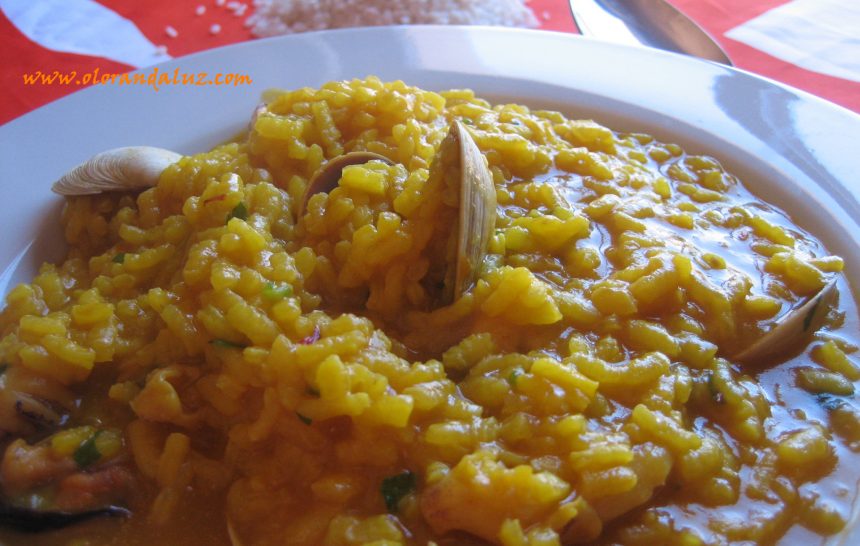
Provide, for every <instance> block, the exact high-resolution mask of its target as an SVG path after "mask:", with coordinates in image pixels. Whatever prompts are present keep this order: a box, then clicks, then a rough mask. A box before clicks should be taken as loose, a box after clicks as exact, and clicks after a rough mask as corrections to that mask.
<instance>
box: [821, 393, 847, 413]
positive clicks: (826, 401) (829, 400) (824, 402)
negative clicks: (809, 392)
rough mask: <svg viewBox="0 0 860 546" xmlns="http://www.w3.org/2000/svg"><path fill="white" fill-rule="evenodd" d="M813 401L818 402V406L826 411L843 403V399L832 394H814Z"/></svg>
mask: <svg viewBox="0 0 860 546" xmlns="http://www.w3.org/2000/svg"><path fill="white" fill-rule="evenodd" d="M815 401H816V402H818V405H819V406H821V407H822V408H824V409H825V410H827V411H833V410H835V409H838V408H840V407H842V406H843V405H844V404H845V400H844V399H843V398H841V397H839V396H836V395H833V394H816V395H815Z"/></svg>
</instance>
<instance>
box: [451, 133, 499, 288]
mask: <svg viewBox="0 0 860 546" xmlns="http://www.w3.org/2000/svg"><path fill="white" fill-rule="evenodd" d="M446 138H453V139H455V140H456V142H457V147H456V150H457V154H458V156H459V158H458V159H457V160H455V161H454V164H455V165H456V166H457V168H455V169H453V171H454V172H455V173H456V176H457V179H455V180H454V181H453V183H454V184H456V185H458V186H459V191H460V202H459V213H458V214H459V218H458V223H457V234H456V237H457V241H456V253H455V257H454V262H453V263H449V264H448V275H446V282H445V288H444V290H443V294H442V301H443V303H446V304H447V303H451V302H453V301H455V300H456V299H457V298H459V297H460V296H461V295H463V294H464V293H465V292H466V291H467V290H469V288H471V287H472V285H474V284H475V281H476V280H477V278H478V273H480V270H481V264H482V263H483V261H484V257H485V256H486V254H487V247H488V245H489V244H490V238H491V237H492V236H493V229H494V228H495V225H496V189H495V186H494V185H493V175H492V173H490V170H489V168H488V167H487V163H486V159H484V155H483V154H482V153H481V150H480V149H479V148H478V145H477V144H475V141H474V140H473V139H472V136H471V135H470V134H469V132H468V131H467V130H466V128H465V127H464V126H463V124H462V123H460V122H459V121H454V122H453V123H452V124H451V129H450V130H449V132H448V137H446ZM443 150H444V147H443ZM440 153H441V152H440ZM440 159H443V164H445V161H444V158H440ZM449 183H450V182H449Z"/></svg>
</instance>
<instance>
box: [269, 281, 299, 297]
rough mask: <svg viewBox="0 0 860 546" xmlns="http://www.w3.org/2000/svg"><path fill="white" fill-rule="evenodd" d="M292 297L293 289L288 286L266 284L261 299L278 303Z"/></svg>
mask: <svg viewBox="0 0 860 546" xmlns="http://www.w3.org/2000/svg"><path fill="white" fill-rule="evenodd" d="M292 295H293V287H292V286H290V285H289V284H275V283H273V282H267V283H266V286H264V287H263V297H264V298H265V299H267V300H269V301H280V300H282V299H284V298H286V297H287V296H292Z"/></svg>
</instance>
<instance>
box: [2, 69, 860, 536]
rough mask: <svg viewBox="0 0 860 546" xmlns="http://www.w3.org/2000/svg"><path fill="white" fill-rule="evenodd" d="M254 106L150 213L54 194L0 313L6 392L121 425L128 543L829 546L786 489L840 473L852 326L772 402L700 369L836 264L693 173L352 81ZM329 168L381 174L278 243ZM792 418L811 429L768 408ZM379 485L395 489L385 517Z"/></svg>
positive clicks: (803, 498) (611, 141) (750, 377)
mask: <svg viewBox="0 0 860 546" xmlns="http://www.w3.org/2000/svg"><path fill="white" fill-rule="evenodd" d="M267 99H268V106H267V109H266V111H265V112H264V113H262V114H261V115H260V116H259V117H258V118H257V119H256V121H255V122H254V124H253V127H252V128H251V129H250V131H249V133H248V134H247V135H246V136H242V137H241V138H239V139H238V140H237V141H236V142H232V143H228V144H225V145H222V146H219V147H217V148H215V149H214V150H212V151H210V152H207V153H203V154H198V155H195V156H191V157H185V158H183V159H182V160H180V161H179V162H178V163H177V164H175V165H173V166H172V167H170V168H168V169H167V170H166V171H165V173H164V174H163V175H162V177H161V180H160V182H159V184H158V186H157V187H155V188H152V189H150V190H147V191H144V192H143V193H141V194H139V195H120V196H116V195H101V196H96V197H86V198H74V199H71V200H69V202H68V205H67V207H66V210H65V212H64V214H63V223H64V226H65V235H66V239H67V241H68V243H69V255H68V258H67V259H66V260H65V261H64V262H63V263H62V264H59V265H56V266H54V265H47V264H46V265H44V266H43V267H42V269H41V271H40V273H39V274H38V275H37V276H36V278H35V279H34V280H33V282H32V283H30V284H24V285H19V286H17V287H16V288H14V289H13V290H12V291H11V292H10V293H9V294H8V296H7V306H6V308H5V310H4V311H3V314H2V321H0V326H2V334H3V337H2V341H0V355H2V359H3V362H6V363H8V364H9V369H8V370H7V371H6V376H7V381H8V382H11V383H14V382H16V381H17V382H18V383H19V384H29V383H28V381H29V382H30V383H32V382H33V381H32V378H34V377H35V378H39V379H40V381H41V383H40V384H41V385H42V386H41V387H40V388H41V389H42V390H43V391H44V392H42V396H44V397H47V398H50V399H63V398H69V397H71V398H76V397H83V398H85V399H90V400H96V401H97V402H91V404H92V405H93V407H94V409H92V410H91V415H88V416H84V417H80V418H79V420H81V421H82V422H85V421H86V420H87V419H95V418H98V417H99V416H102V418H104V417H103V416H105V415H108V414H115V415H117V416H118V417H115V419H118V420H120V421H121V423H120V425H121V427H122V428H123V429H124V442H125V445H126V449H128V450H129V453H130V457H131V460H132V461H133V465H134V467H135V468H136V472H137V473H138V475H139V477H140V482H141V484H142V485H141V488H140V493H139V496H140V499H139V502H138V504H136V505H135V506H142V507H143V508H142V509H141V510H139V511H138V512H137V513H136V514H135V516H134V517H133V518H132V521H131V522H129V523H128V524H127V525H131V526H132V528H134V529H135V533H134V534H133V535H132V536H128V537H127V543H138V544H145V543H152V541H153V540H156V538H155V537H158V536H162V535H159V533H161V532H167V531H159V529H173V531H170V532H172V533H174V534H172V535H170V536H174V537H186V538H185V539H183V540H185V543H187V544H192V543H195V538H194V535H195V533H196V532H197V531H195V528H193V526H191V525H190V524H188V523H185V520H184V519H183V516H182V513H183V510H188V509H189V508H188V506H198V507H199V506H205V507H207V509H208V510H210V511H211V513H210V515H209V518H210V522H212V523H213V526H215V527H218V528H219V531H218V532H219V533H220V535H219V536H220V540H222V541H224V542H226V541H227V534H226V530H224V529H222V527H224V526H223V524H222V522H223V521H224V517H222V516H221V515H220V514H221V513H224V514H226V517H227V518H228V519H229V520H230V522H231V524H232V526H233V530H234V532H235V533H236V534H237V535H238V536H239V537H241V539H242V541H243V543H245V544H248V545H251V544H266V545H268V544H307V545H314V544H325V545H341V544H344V545H357V544H373V545H375V546H383V545H386V546H389V545H390V546H393V545H396V544H428V543H429V542H428V541H435V542H436V543H437V544H463V543H476V544H477V543H479V542H478V540H483V541H486V542H487V543H492V544H500V545H504V546H527V545H528V546H539V545H540V546H549V545H556V544H560V543H561V542H564V543H566V544H567V543H574V542H576V543H581V542H589V541H593V540H603V541H607V542H611V541H615V542H617V543H622V544H643V545H645V544H683V545H695V544H722V543H727V542H735V541H751V542H757V543H758V542H760V543H770V542H772V541H774V540H776V539H778V538H780V537H782V536H783V535H784V534H785V533H787V532H788V531H789V530H790V529H792V528H793V526H795V525H802V526H804V527H806V528H807V529H810V530H811V531H813V532H814V533H819V534H822V535H828V534H832V533H835V532H838V531H839V530H841V529H842V527H843V526H844V525H845V521H846V519H847V510H848V506H850V502H851V495H853V492H852V493H851V495H848V496H843V498H841V499H840V498H838V496H828V495H823V494H822V495H811V494H810V492H809V491H808V490H807V489H805V487H806V484H809V483H814V482H817V481H820V480H824V479H825V477H826V476H828V475H835V474H833V473H834V472H835V469H838V468H843V467H844V466H845V465H846V464H847V462H846V461H848V460H850V457H855V459H854V460H855V461H856V456H854V455H852V453H851V451H850V449H851V446H854V447H856V446H857V444H858V442H860V420H858V412H857V410H856V409H855V407H854V406H853V405H852V403H851V402H850V400H849V399H848V398H845V395H850V394H852V393H853V392H854V387H855V382H856V381H857V380H858V379H860V367H858V363H857V359H856V355H854V354H852V353H853V352H854V351H855V350H856V345H855V344H856V342H857V341H856V340H857V336H856V332H853V331H849V332H847V333H846V332H845V331H842V330H839V327H840V322H839V320H840V315H839V314H838V313H836V314H833V315H832V317H831V320H830V325H829V327H830V329H831V331H833V332H836V333H839V334H840V335H830V336H829V337H821V336H819V337H818V338H816V341H814V342H813V343H812V344H811V345H810V346H809V347H807V348H805V349H804V350H803V351H802V352H801V354H800V356H799V357H797V358H796V359H794V360H792V361H790V363H792V364H791V366H789V365H787V364H785V365H782V368H780V369H782V370H784V375H783V376H781V377H782V378H783V379H780V381H781V382H780V389H782V391H780V393H779V396H778V397H777V398H775V395H774V392H775V391H774V390H773V389H772V387H773V384H772V383H768V382H767V381H763V382H761V383H760V382H759V381H758V379H757V377H758V376H757V370H756V369H749V368H743V367H739V366H737V365H735V364H734V363H732V362H731V361H730V360H729V359H727V358H725V357H726V355H731V354H733V353H734V352H735V351H736V350H737V349H739V348H741V347H743V346H745V345H746V344H748V343H749V342H750V341H751V340H752V339H755V337H756V336H758V335H760V333H761V331H763V330H766V329H767V328H768V327H769V325H770V324H771V323H772V321H773V319H774V318H775V317H778V316H780V315H781V314H782V313H784V312H785V311H786V310H788V309H789V308H790V307H791V306H792V305H795V304H796V303H797V302H798V301H802V300H803V298H805V297H807V296H809V295H811V294H813V293H815V291H816V290H818V289H820V288H821V287H822V286H823V285H824V283H825V282H826V281H827V279H828V278H829V277H830V276H832V275H833V274H834V273H838V272H839V271H841V269H842V261H841V260H840V259H839V258H837V257H833V256H829V255H827V254H826V252H824V251H823V250H822V248H821V246H820V245H819V244H818V243H817V242H816V241H815V240H814V239H813V238H812V237H811V236H809V235H807V234H805V233H804V232H802V230H800V229H799V228H797V227H796V226H793V225H792V224H791V222H790V221H789V220H788V219H787V218H786V217H785V216H784V215H783V214H782V213H780V212H779V211H778V210H776V209H774V208H772V207H770V206H767V205H765V204H764V203H762V202H760V201H759V200H757V199H756V198H754V197H752V196H751V195H750V194H749V193H748V192H747V191H746V190H745V189H744V188H743V187H742V186H741V185H740V183H739V181H738V180H737V179H736V178H735V177H733V176H732V175H731V174H728V173H726V172H725V171H724V170H723V168H722V167H721V165H720V164H719V163H718V162H717V161H716V160H715V159H712V158H710V157H705V156H698V155H688V154H686V153H684V152H683V151H682V150H681V148H680V147H679V146H677V145H674V144H667V143H661V142H658V141H655V140H654V139H652V138H650V137H648V136H646V135H641V134H621V133H616V132H613V131H611V130H610V129H607V128H605V127H603V126H601V125H599V124H597V123H595V122H592V121H579V120H572V119H569V118H567V117H565V116H563V115H562V114H560V113H558V112H549V111H533V110H530V109H529V108H527V107H525V106H520V105H513V104H507V105H495V106H493V105H490V104H489V103H487V102H486V101H484V100H482V99H479V98H477V97H475V96H474V94H473V93H472V92H471V91H467V90H452V91H446V92H441V93H435V92H430V91H424V90H420V89H417V88H414V87H410V86H408V85H406V84H404V83H402V82H392V83H383V82H381V81H379V80H378V79H376V78H373V77H370V78H367V79H365V80H354V81H350V82H334V83H329V84H326V85H325V86H323V87H322V88H320V89H307V88H306V89H298V90H295V91H283V92H272V93H270V94H269V95H268V96H267ZM454 119H458V120H461V121H462V122H463V123H465V124H466V126H467V128H468V129H469V131H470V133H471V134H472V136H473V137H474V140H475V142H476V143H477V145H478V147H479V148H480V149H481V150H482V152H483V153H484V154H485V156H486V159H487V161H488V165H489V167H490V169H491V172H492V174H493V179H494V182H495V185H496V189H497V197H498V202H499V209H498V211H499V215H498V219H497V223H496V231H495V234H494V236H493V239H492V241H491V244H490V249H489V255H488V257H487V259H486V260H485V263H484V267H483V269H482V271H481V274H480V277H479V281H478V282H477V284H476V285H475V286H474V288H473V289H472V290H470V291H469V292H468V293H467V294H465V295H464V296H463V297H462V298H461V299H459V300H458V301H456V302H455V303H454V304H452V305H450V306H445V307H439V306H438V303H437V302H438V293H437V292H436V291H437V288H438V287H437V286H436V284H435V283H434V282H430V280H432V278H433V276H434V274H435V273H434V272H436V273H438V270H439V268H440V267H444V263H441V264H440V259H442V258H441V257H444V256H445V248H444V245H445V241H447V236H448V235H449V234H450V230H451V218H453V216H452V212H451V211H452V210H455V209H456V205H457V203H456V195H454V196H453V197H452V193H451V192H450V191H448V192H446V191H445V190H446V186H445V181H444V177H443V173H441V172H439V169H438V168H434V165H433V159H434V157H435V154H436V151H437V149H438V147H439V145H440V143H441V142H442V140H443V138H444V136H445V134H446V132H447V129H448V126H449V124H450V122H451V121H452V120H454ZM356 150H368V151H372V152H376V153H379V154H382V155H384V156H386V157H388V158H390V159H391V160H392V161H393V163H394V164H393V165H391V166H388V165H385V164H383V163H381V162H371V163H368V164H365V165H358V166H352V167H349V168H347V169H346V170H345V171H344V173H343V177H342V179H341V182H340V185H339V187H338V188H337V189H335V190H333V191H331V192H330V193H329V194H319V195H315V196H313V197H312V198H311V199H310V201H309V203H308V206H307V209H306V214H305V215H304V217H302V218H296V217H295V211H296V210H297V204H298V203H299V202H300V201H301V199H302V196H303V194H304V192H305V188H306V186H307V183H308V179H309V178H310V177H311V176H312V175H313V174H314V172H316V171H317V170H318V169H319V168H320V167H321V166H323V165H324V164H325V163H326V161H327V160H329V159H331V158H333V157H336V156H338V155H340V154H343V153H346V152H349V151H356ZM452 199H453V202H452ZM243 209H244V211H246V213H243ZM723 243H724V244H723ZM852 305H853V302H851V301H850V300H848V299H846V297H843V305H842V309H843V310H844V309H849V312H850V313H854V311H853V307H851V306H852ZM843 330H844V328H843ZM807 393H814V394H817V395H819V396H821V395H824V396H827V397H830V398H828V400H830V401H832V400H839V401H840V402H839V403H838V404H835V405H834V407H832V408H829V409H828V410H827V412H824V413H822V410H821V409H820V408H819V407H818V406H816V404H815V400H816V399H815V398H814V397H813V396H812V394H807ZM840 396H842V397H843V398H840ZM801 399H802V400H805V401H807V402H808V403H809V405H810V407H811V408H813V409H812V410H808V411H807V412H806V413H804V412H803V410H801V412H800V413H797V412H791V411H789V410H791V409H792V408H791V407H789V403H788V402H786V400H791V401H795V402H796V401H797V400H801ZM818 400H820V399H818ZM831 405H833V404H831ZM828 419H829V420H830V421H829V424H828ZM846 458H848V459H846ZM407 471H408V472H410V473H411V474H406V472H407ZM396 476H411V477H412V478H411V479H413V480H414V485H412V486H408V487H406V488H405V489H406V490H405V491H404V492H403V494H402V495H400V496H399V498H397V499H395V503H394V506H387V505H386V502H385V501H386V499H385V497H384V495H383V494H381V489H384V483H391V482H385V480H386V479H387V478H392V477H396ZM404 479H405V478H404ZM407 482H408V480H407ZM822 483H829V482H826V480H825V482H822ZM851 483H853V482H851ZM407 485H408V484H407ZM201 499H202V500H201ZM189 503H190V504H189ZM685 506H686V507H688V508H689V509H688V510H687V511H686V512H685V510H683V507H685ZM135 522H144V523H137V524H136V523H135ZM135 525H136V526H135ZM100 532H101V531H98V529H97V528H96V529H95V530H94V531H92V533H94V534H93V535H92V536H94V537H96V538H95V539H94V542H93V543H94V544H99V543H107V541H108V539H107V536H108V535H100V534H99V533H100ZM147 533H148V534H147ZM452 533H453V534H452ZM457 533H459V534H457ZM61 536H62V535H61ZM123 536H124V535H123ZM562 536H563V537H564V539H562V538H561V537H562ZM99 537H102V538H99ZM446 537H448V538H446ZM58 543H59V542H58Z"/></svg>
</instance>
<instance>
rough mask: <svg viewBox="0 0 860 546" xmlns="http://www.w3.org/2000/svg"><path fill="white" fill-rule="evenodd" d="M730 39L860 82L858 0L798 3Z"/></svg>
mask: <svg viewBox="0 0 860 546" xmlns="http://www.w3.org/2000/svg"><path fill="white" fill-rule="evenodd" d="M726 36H727V37H729V38H731V39H733V40H737V41H739V42H743V43H745V44H747V45H749V46H752V47H754V48H756V49H759V50H761V51H764V52H765V53H768V54H770V55H772V56H774V57H777V58H778V59H782V60H783V61H787V62H789V63H792V64H795V65H797V66H800V67H802V68H805V69H807V70H811V71H813V72H819V73H821V74H827V75H830V76H836V77H837V78H843V79H846V80H853V81H856V82H860V1H858V0H793V1H791V2H788V3H787V4H783V5H781V6H779V7H776V8H774V9H772V10H770V11H767V12H765V13H763V14H761V15H759V16H758V17H756V18H755V19H751V20H749V21H747V22H746V23H744V24H742V25H739V26H736V27H735V28H733V29H731V30H729V31H728V32H726Z"/></svg>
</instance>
